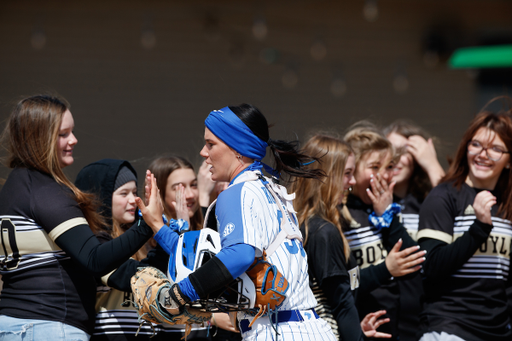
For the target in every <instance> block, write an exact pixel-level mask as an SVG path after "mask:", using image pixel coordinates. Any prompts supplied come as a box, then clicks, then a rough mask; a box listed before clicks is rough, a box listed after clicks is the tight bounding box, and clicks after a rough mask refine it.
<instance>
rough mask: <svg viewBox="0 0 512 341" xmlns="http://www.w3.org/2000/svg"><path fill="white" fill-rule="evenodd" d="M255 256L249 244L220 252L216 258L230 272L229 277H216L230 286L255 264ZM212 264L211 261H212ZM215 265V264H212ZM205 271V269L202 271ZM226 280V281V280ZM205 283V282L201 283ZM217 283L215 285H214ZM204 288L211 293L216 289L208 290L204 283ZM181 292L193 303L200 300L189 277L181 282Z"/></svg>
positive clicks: (218, 274)
mask: <svg viewBox="0 0 512 341" xmlns="http://www.w3.org/2000/svg"><path fill="white" fill-rule="evenodd" d="M254 256H255V250H254V247H253V246H251V245H247V244H235V245H230V246H228V247H225V248H223V249H222V250H220V252H219V253H218V254H217V255H216V258H218V259H219V260H220V261H221V262H222V264H223V265H224V266H225V267H226V269H227V270H228V271H229V274H230V275H231V277H230V276H229V275H227V274H226V275H224V276H223V275H222V274H221V273H217V274H216V277H219V278H218V280H220V281H224V282H226V283H224V284H225V285H228V284H229V282H231V281H232V280H233V279H234V278H237V277H238V276H240V275H241V274H243V273H244V272H245V271H246V270H247V269H248V268H249V266H251V264H252V263H253V262H254ZM210 262H211V261H210ZM210 262H208V263H206V264H205V265H203V267H208V265H209V264H210ZM211 263H212V264H210V265H213V263H214V262H211ZM202 270H204V269H202ZM224 279H225V280H224ZM201 282H204V281H201ZM214 282H215V283H214ZM202 284H203V286H205V287H206V288H201V289H202V290H203V291H206V292H211V291H213V290H214V288H208V284H207V283H202ZM210 284H211V285H213V286H216V285H217V284H218V283H216V281H212V282H211V283H210ZM178 285H179V287H180V290H181V292H182V293H183V294H185V295H186V296H188V297H189V298H190V300H191V301H196V300H198V299H199V297H200V296H199V294H198V293H197V290H196V289H195V288H194V286H193V285H192V283H191V282H190V279H189V278H188V277H187V278H185V279H184V280H182V281H180V282H179V283H178Z"/></svg>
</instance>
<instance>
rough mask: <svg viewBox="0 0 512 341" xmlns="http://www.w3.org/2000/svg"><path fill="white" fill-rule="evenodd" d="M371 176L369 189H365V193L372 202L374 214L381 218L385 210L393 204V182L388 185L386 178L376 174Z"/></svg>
mask: <svg viewBox="0 0 512 341" xmlns="http://www.w3.org/2000/svg"><path fill="white" fill-rule="evenodd" d="M371 176H372V178H371V179H370V188H367V189H366V193H368V197H369V198H370V200H371V201H372V204H373V210H374V211H375V214H376V215H377V216H381V215H382V214H383V213H384V212H385V211H386V208H388V206H389V205H391V204H392V203H393V188H394V187H395V182H392V183H389V182H388V179H387V178H385V177H384V176H382V175H381V174H378V173H377V174H375V175H374V174H372V175H371Z"/></svg>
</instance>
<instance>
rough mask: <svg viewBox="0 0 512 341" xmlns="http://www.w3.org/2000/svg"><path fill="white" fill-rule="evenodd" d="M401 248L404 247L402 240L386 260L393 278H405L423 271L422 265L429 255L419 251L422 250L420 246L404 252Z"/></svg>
mask: <svg viewBox="0 0 512 341" xmlns="http://www.w3.org/2000/svg"><path fill="white" fill-rule="evenodd" d="M400 247H402V239H400V240H399V241H398V242H396V244H395V246H393V248H392V249H391V251H389V253H388V255H387V257H386V260H385V263H386V268H387V269H388V271H389V273H390V274H391V276H393V277H400V276H405V275H408V274H410V273H413V272H415V271H418V270H419V269H421V265H420V264H421V263H423V262H424V261H425V254H426V253H427V251H425V250H422V251H418V250H419V249H420V247H419V246H418V245H415V246H411V247H408V248H407V249H405V250H402V251H400ZM416 251H418V252H416Z"/></svg>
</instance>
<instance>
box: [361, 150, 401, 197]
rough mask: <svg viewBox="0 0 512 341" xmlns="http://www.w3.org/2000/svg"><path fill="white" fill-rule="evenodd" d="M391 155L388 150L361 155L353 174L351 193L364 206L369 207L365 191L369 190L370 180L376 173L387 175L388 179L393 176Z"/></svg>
mask: <svg viewBox="0 0 512 341" xmlns="http://www.w3.org/2000/svg"><path fill="white" fill-rule="evenodd" d="M391 160H392V158H391V153H390V152H389V151H388V150H377V151H373V152H370V153H367V154H366V155H363V157H362V158H361V160H360V161H359V163H358V164H357V165H356V171H355V173H354V177H355V181H356V184H355V185H354V186H353V191H352V193H353V194H354V195H356V196H357V197H359V199H361V200H362V201H363V202H364V203H365V204H367V205H371V204H372V201H371V199H370V197H369V196H368V194H367V193H366V189H367V188H370V179H371V176H372V175H375V174H377V173H379V174H381V175H385V174H386V175H387V176H388V179H391V177H392V176H393V168H394V165H393V164H392V163H391Z"/></svg>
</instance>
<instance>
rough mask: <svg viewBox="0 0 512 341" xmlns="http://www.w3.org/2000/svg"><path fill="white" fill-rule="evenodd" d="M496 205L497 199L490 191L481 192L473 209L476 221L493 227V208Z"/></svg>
mask: <svg viewBox="0 0 512 341" xmlns="http://www.w3.org/2000/svg"><path fill="white" fill-rule="evenodd" d="M494 205H496V197H495V196H494V195H492V193H491V192H489V191H481V192H480V193H478V194H477V195H476V197H475V201H474V202H473V208H474V209H475V215H476V219H478V220H480V221H481V222H482V223H485V224H489V225H492V219H491V208H492V207H493V206H494Z"/></svg>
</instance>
